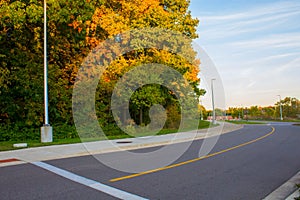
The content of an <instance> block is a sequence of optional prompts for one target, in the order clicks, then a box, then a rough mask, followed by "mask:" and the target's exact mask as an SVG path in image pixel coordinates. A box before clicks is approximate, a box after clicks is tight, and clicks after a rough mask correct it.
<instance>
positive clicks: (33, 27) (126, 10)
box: [0, 0, 203, 137]
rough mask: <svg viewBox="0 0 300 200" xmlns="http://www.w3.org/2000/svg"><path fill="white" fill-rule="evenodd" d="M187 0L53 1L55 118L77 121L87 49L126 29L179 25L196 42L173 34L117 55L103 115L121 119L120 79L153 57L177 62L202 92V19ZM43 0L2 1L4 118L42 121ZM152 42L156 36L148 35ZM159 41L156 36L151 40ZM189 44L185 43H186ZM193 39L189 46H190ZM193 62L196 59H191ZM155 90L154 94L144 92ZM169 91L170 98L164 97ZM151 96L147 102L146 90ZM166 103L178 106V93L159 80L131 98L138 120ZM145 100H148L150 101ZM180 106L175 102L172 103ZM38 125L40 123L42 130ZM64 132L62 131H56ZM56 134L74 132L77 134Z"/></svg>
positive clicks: (0, 103)
mask: <svg viewBox="0 0 300 200" xmlns="http://www.w3.org/2000/svg"><path fill="white" fill-rule="evenodd" d="M188 6H189V1H186V0H142V1H140V0H139V1H138V0H95V1H89V0H72V1H70V0H47V12H48V15H47V16H48V17H47V18H48V20H47V21H48V23H47V27H48V33H47V35H48V41H47V43H48V61H49V66H48V68H49V73H48V74H49V103H50V107H49V109H50V110H49V111H50V122H51V123H54V124H56V126H54V128H55V127H57V125H58V124H67V125H72V124H73V116H72V102H71V99H72V91H73V87H74V82H75V79H76V76H77V71H78V69H79V68H80V66H81V64H82V62H83V60H84V59H85V58H86V56H87V55H88V54H89V53H90V52H91V51H92V50H93V49H94V48H95V47H97V46H98V45H99V44H100V43H101V42H103V41H105V40H107V39H110V38H116V39H118V35H119V34H122V33H124V32H126V31H129V30H133V29H139V28H140V29H141V28H155V27H156V28H162V29H166V30H172V31H176V32H179V33H181V34H183V35H185V36H186V37H187V38H189V40H190V41H185V42H182V41H175V40H174V39H173V40H172V38H166V39H165V40H168V42H170V43H171V45H170V46H171V47H174V48H175V47H176V48H179V49H181V52H184V55H183V56H182V55H177V54H175V53H172V51H170V49H168V48H161V49H155V48H148V49H139V50H138V51H135V52H129V53H127V54H126V55H122V56H118V57H117V58H116V59H114V60H109V56H110V55H111V54H110V53H113V52H107V54H106V56H107V57H108V58H107V59H108V60H109V61H111V63H110V65H109V67H108V68H107V71H106V72H105V73H104V76H102V78H101V79H100V81H99V85H100V86H101V87H98V89H97V91H96V92H97V95H96V106H97V115H98V117H99V121H100V123H101V124H102V125H103V126H106V125H110V124H111V123H114V119H113V117H112V115H111V113H110V112H111V111H110V97H111V93H112V91H113V89H114V86H115V84H116V83H117V82H118V80H119V79H120V77H122V76H123V75H124V74H125V73H126V72H128V71H129V70H131V69H133V68H134V67H136V66H139V65H141V64H147V63H160V64H164V65H167V66H170V67H172V68H173V69H175V70H177V71H178V72H180V73H181V74H182V75H183V77H185V78H186V80H187V81H188V83H189V85H191V86H192V88H193V90H194V93H195V94H196V96H199V95H200V94H201V93H202V92H203V91H202V90H199V89H198V87H199V81H200V80H199V78H198V77H197V75H198V73H199V64H200V61H199V60H196V59H195V58H196V53H195V52H194V51H193V49H192V47H191V41H192V39H195V38H197V34H196V27H197V25H198V20H197V19H193V18H192V16H191V13H190V11H189V10H188ZM43 36H44V35H43V2H42V1H40V0H1V1H0V45H1V49H0V123H1V124H2V125H3V124H6V125H7V124H10V125H11V126H15V125H16V124H17V126H18V130H22V129H24V127H34V128H38V127H40V126H41V125H42V123H43V112H44V111H43V44H44V41H43ZM149 41H150V40H149ZM152 42H155V41H152ZM183 44H184V45H183ZM188 44H189V45H188ZM190 61H191V62H190ZM147 91H150V93H152V94H153V95H152V96H151V95H148V93H147V95H148V96H149V98H148V97H147V95H146V94H145V93H146V92H147ZM159 94H162V97H163V100H162V99H160V98H159V97H158V96H159ZM143 96H144V97H147V98H146V99H144V101H142V100H141V97H143ZM161 102H163V105H164V107H165V108H170V107H171V106H172V105H177V104H176V102H177V100H176V98H175V96H174V95H172V94H170V93H169V91H168V90H166V88H163V87H160V86H155V85H151V86H147V87H142V88H140V89H139V90H137V91H136V93H135V94H134V95H133V97H132V105H131V110H132V112H133V113H134V112H139V113H142V117H140V115H138V116H137V117H134V119H135V120H136V121H137V122H138V123H142V121H143V120H146V121H147V120H148V119H147V112H148V108H149V106H151V105H152V104H155V103H161ZM145 105H146V106H145ZM173 110H176V109H173ZM141 118H142V119H141ZM37 130H38V129H37ZM54 133H55V134H59V130H54ZM55 137H75V135H67V136H65V135H64V136H59V135H55Z"/></svg>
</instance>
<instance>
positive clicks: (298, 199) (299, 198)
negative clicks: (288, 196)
mask: <svg viewBox="0 0 300 200" xmlns="http://www.w3.org/2000/svg"><path fill="white" fill-rule="evenodd" d="M296 187H297V188H298V189H299V192H300V184H296ZM295 200H300V196H299V197H296V198H295Z"/></svg>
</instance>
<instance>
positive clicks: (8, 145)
mask: <svg viewBox="0 0 300 200" xmlns="http://www.w3.org/2000/svg"><path fill="white" fill-rule="evenodd" d="M213 126H215V125H212V124H211V123H210V122H208V121H199V125H198V129H206V128H209V127H213ZM191 130H194V128H192V127H187V128H185V129H184V131H191ZM65 131H66V134H70V133H71V132H74V133H73V134H74V135H75V136H74V137H70V138H58V137H54V141H53V142H52V143H41V142H40V136H39V135H38V133H35V134H33V135H35V139H21V138H19V139H16V140H11V141H2V142H0V151H7V150H15V149H18V148H14V147H13V144H15V143H23V142H24V143H27V144H28V147H40V146H49V145H60V144H73V143H81V142H82V141H81V139H80V138H79V137H78V136H77V135H76V131H75V128H72V129H66V128H65ZM107 131H108V130H104V132H107ZM177 131H178V130H177V129H162V130H160V131H159V132H158V133H157V134H156V135H165V134H171V133H176V132H177ZM54 133H55V132H54ZM28 135H30V132H29V133H28ZM145 135H155V133H151V132H149V133H145ZM131 137H132V136H129V135H127V134H125V133H124V132H122V131H121V130H120V132H119V133H118V134H117V133H115V135H111V134H108V135H107V138H104V137H98V138H92V139H90V140H85V142H89V141H90V142H92V141H100V140H105V139H110V140H114V139H123V138H131Z"/></svg>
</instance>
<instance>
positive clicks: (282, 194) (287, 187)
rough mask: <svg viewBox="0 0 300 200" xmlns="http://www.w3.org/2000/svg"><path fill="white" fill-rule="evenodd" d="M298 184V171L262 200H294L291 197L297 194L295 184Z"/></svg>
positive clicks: (299, 179)
mask: <svg viewBox="0 0 300 200" xmlns="http://www.w3.org/2000/svg"><path fill="white" fill-rule="evenodd" d="M299 183H300V171H299V172H298V173H297V174H296V175H295V176H293V177H292V178H291V179H290V180H288V181H287V182H285V183H284V184H283V185H281V186H280V187H279V188H277V189H276V190H275V191H273V192H272V193H270V194H269V195H268V196H266V197H265V198H264V199H263V200H289V199H290V198H291V199H294V198H293V197H292V196H293V195H294V194H295V195H296V194H297V193H298V194H299V192H298V190H297V188H296V184H299Z"/></svg>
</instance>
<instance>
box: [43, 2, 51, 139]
mask: <svg viewBox="0 0 300 200" xmlns="http://www.w3.org/2000/svg"><path fill="white" fill-rule="evenodd" d="M44 109H45V121H44V125H43V126H42V127H41V142H42V143H46V142H52V141H53V136H52V135H53V134H52V127H51V126H50V124H49V113H48V60H47V2H46V0H44Z"/></svg>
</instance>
